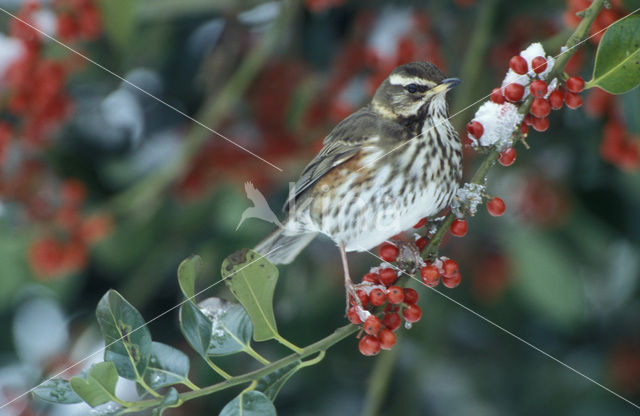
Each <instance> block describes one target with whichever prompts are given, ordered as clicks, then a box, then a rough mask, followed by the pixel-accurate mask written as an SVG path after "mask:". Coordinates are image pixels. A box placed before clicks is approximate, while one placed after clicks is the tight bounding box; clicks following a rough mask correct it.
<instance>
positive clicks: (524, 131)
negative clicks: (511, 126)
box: [520, 123, 529, 136]
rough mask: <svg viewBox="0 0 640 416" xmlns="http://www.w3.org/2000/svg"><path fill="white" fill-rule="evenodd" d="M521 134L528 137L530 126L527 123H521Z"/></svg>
mask: <svg viewBox="0 0 640 416" xmlns="http://www.w3.org/2000/svg"><path fill="white" fill-rule="evenodd" d="M520 133H522V135H523V136H526V135H527V133H529V126H528V125H527V123H520Z"/></svg>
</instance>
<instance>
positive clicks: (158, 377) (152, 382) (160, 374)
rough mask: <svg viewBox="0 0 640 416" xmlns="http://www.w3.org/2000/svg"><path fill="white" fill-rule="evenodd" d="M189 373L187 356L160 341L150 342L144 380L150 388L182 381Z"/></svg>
mask: <svg viewBox="0 0 640 416" xmlns="http://www.w3.org/2000/svg"><path fill="white" fill-rule="evenodd" d="M188 374H189V357H187V355H186V354H185V353H183V352H182V351H180V350H178V349H176V348H173V347H170V346H169V345H166V344H162V343H160V342H153V343H152V344H151V358H150V359H149V365H147V371H145V373H144V381H145V382H146V383H147V385H149V387H151V388H152V389H157V388H160V387H166V386H171V385H173V384H179V383H183V382H184V381H185V379H186V378H187V376H188Z"/></svg>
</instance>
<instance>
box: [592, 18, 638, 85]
mask: <svg viewBox="0 0 640 416" xmlns="http://www.w3.org/2000/svg"><path fill="white" fill-rule="evenodd" d="M638 84H640V16H639V15H632V16H629V17H627V18H626V19H622V20H619V21H617V22H616V23H614V24H613V25H612V26H611V27H609V29H607V31H606V32H605V34H604V36H603V37H602V39H601V40H600V44H599V45H598V51H597V52H596V62H595V65H594V67H593V78H592V79H591V81H589V82H588V83H587V85H586V87H587V88H592V87H600V88H602V89H603V90H605V91H607V92H609V93H611V94H624V93H625V92H627V91H629V90H631V89H633V88H635V87H637V86H638Z"/></svg>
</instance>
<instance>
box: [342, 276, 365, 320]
mask: <svg viewBox="0 0 640 416" xmlns="http://www.w3.org/2000/svg"><path fill="white" fill-rule="evenodd" d="M344 289H345V296H346V298H347V307H346V309H345V311H344V313H345V316H346V315H347V313H348V312H349V308H350V307H351V303H352V302H353V304H354V305H357V306H360V307H362V302H360V298H359V297H358V293H357V291H356V285H354V284H353V282H352V281H351V278H350V277H349V276H345V279H344ZM352 299H353V301H352Z"/></svg>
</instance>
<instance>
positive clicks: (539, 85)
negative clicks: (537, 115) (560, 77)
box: [529, 79, 547, 97]
mask: <svg viewBox="0 0 640 416" xmlns="http://www.w3.org/2000/svg"><path fill="white" fill-rule="evenodd" d="M529 91H531V95H533V96H534V97H544V96H545V95H546V94H547V83H546V82H544V81H543V80H541V79H536V80H535V81H532V82H531V85H529Z"/></svg>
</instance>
